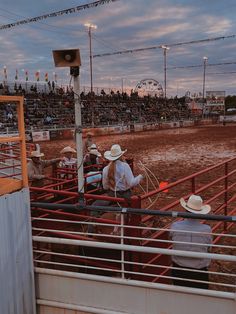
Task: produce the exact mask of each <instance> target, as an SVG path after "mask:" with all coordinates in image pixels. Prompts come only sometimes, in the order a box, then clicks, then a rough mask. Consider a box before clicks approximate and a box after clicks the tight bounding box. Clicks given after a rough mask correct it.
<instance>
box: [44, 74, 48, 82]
mask: <svg viewBox="0 0 236 314" xmlns="http://www.w3.org/2000/svg"><path fill="white" fill-rule="evenodd" d="M45 82H48V73H45Z"/></svg>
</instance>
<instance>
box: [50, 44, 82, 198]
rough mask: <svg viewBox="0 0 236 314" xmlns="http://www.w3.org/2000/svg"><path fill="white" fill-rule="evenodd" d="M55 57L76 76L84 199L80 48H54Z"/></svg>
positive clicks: (78, 145) (76, 124)
mask: <svg viewBox="0 0 236 314" xmlns="http://www.w3.org/2000/svg"><path fill="white" fill-rule="evenodd" d="M52 53H53V59H54V63H55V66H56V67H69V68H70V75H71V76H72V77H73V78H74V101H75V139H76V149H77V166H78V192H79V195H80V197H81V199H82V195H83V192H84V169H83V140H82V119H81V103H80V98H79V94H80V86H79V72H80V71H79V69H80V65H81V59H80V50H79V49H64V50H53V51H52Z"/></svg>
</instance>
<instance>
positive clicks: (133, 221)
mask: <svg viewBox="0 0 236 314" xmlns="http://www.w3.org/2000/svg"><path fill="white" fill-rule="evenodd" d="M130 207H132V208H141V198H140V197H139V196H137V195H135V196H132V197H131V204H130ZM140 222H141V215H137V214H128V219H127V225H130V226H136V227H137V228H126V229H125V238H126V236H127V237H130V238H131V239H127V238H126V239H125V243H126V244H129V245H137V246H138V245H139V244H140V240H138V239H137V238H140V237H141V230H140V228H139V226H140ZM140 254H141V253H138V252H126V260H128V261H130V262H132V263H133V264H131V265H129V264H128V266H127V268H128V269H129V270H130V271H133V272H139V271H140V270H141V266H140V265H136V264H135V263H137V262H140V258H141V255H140ZM129 277H130V278H132V279H136V280H138V279H139V275H129Z"/></svg>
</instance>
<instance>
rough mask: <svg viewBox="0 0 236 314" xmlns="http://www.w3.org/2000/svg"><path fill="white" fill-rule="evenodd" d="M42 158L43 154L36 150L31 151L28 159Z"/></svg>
mask: <svg viewBox="0 0 236 314" xmlns="http://www.w3.org/2000/svg"><path fill="white" fill-rule="evenodd" d="M43 156H44V154H43V153H40V152H39V151H38V150H33V151H32V152H31V154H30V157H31V158H34V157H36V158H40V157H43Z"/></svg>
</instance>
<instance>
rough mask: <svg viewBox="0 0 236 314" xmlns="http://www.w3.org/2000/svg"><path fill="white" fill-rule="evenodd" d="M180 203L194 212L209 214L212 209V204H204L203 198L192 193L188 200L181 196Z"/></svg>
mask: <svg viewBox="0 0 236 314" xmlns="http://www.w3.org/2000/svg"><path fill="white" fill-rule="evenodd" d="M180 204H181V206H182V207H183V208H185V209H186V210H187V211H189V212H190V213H194V214H208V213H209V212H210V210H211V206H210V205H204V204H203V200H202V198H201V196H199V195H191V196H190V197H189V199H188V201H187V202H185V200H184V199H183V198H181V199H180Z"/></svg>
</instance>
